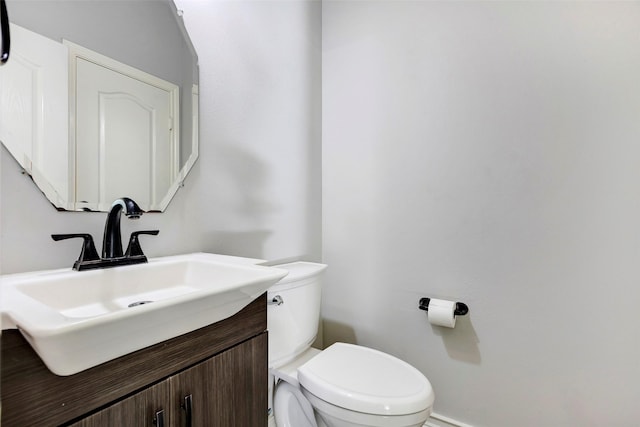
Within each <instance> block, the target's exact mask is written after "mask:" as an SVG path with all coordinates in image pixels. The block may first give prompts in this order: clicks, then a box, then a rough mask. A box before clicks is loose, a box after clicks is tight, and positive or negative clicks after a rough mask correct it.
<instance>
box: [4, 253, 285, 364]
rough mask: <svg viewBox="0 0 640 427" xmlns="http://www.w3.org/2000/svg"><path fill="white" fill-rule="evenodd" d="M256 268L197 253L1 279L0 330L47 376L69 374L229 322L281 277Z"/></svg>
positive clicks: (246, 261)
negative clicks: (10, 332) (14, 331)
mask: <svg viewBox="0 0 640 427" xmlns="http://www.w3.org/2000/svg"><path fill="white" fill-rule="evenodd" d="M258 261H259V260H252V259H245V258H237V257H226V256H220V255H213V254H204V253H197V254H189V255H179V256H172V257H163V258H155V259H151V260H149V262H148V263H147V264H138V265H131V266H124V267H117V268H109V269H102V270H90V271H82V272H78V271H73V270H70V269H64V270H52V271H43V272H36V273H25V274H14V275H6V276H1V277H0V290H1V291H2V316H3V328H7V327H16V328H18V329H19V330H20V332H21V333H22V335H23V336H24V337H25V339H26V340H27V341H28V342H29V343H30V344H31V346H32V347H33V349H34V350H35V351H36V352H37V353H38V355H39V356H40V358H41V359H42V360H43V361H44V363H45V364H46V365H47V367H48V368H49V369H50V370H51V371H52V372H53V373H55V374H57V375H71V374H75V373H77V372H80V371H83V370H85V369H88V368H91V367H93V366H96V365H99V364H101V363H104V362H106V361H109V360H112V359H115V358H117V357H120V356H123V355H125V354H128V353H131V352H134V351H136V350H140V349H142V348H144V347H148V346H150V345H153V344H157V343H159V342H162V341H164V340H167V339H170V338H173V337H176V336H179V335H182V334H185V333H188V332H191V331H193V330H195V329H198V328H201V327H204V326H207V325H210V324H212V323H215V322H218V321H220V320H224V319H226V318H227V317H230V316H232V315H234V314H235V313H237V312H238V311H240V310H242V308H244V307H245V306H246V305H248V304H249V303H250V302H251V301H253V300H254V299H255V298H257V297H258V296H260V295H261V294H262V293H264V292H265V291H266V290H267V289H268V288H269V287H271V286H272V285H273V284H274V283H276V282H277V281H278V280H280V279H281V278H282V277H284V276H285V275H286V274H287V272H286V271H285V270H281V269H277V268H273V267H264V266H258V265H254V264H253V262H258ZM7 323H8V324H7Z"/></svg>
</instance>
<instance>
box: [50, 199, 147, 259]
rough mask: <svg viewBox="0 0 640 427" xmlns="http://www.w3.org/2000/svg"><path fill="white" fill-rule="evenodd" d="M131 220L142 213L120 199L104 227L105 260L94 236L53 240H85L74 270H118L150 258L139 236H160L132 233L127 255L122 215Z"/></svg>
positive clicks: (78, 235)
mask: <svg viewBox="0 0 640 427" xmlns="http://www.w3.org/2000/svg"><path fill="white" fill-rule="evenodd" d="M123 211H124V214H125V215H126V216H127V217H129V218H130V219H138V218H140V217H141V216H142V214H143V212H144V211H143V210H142V209H140V206H138V204H137V203H136V202H134V201H133V200H132V199H130V198H128V197H121V198H119V199H117V200H116V201H115V202H113V205H112V206H111V210H110V211H109V214H108V215H107V221H106V223H105V226H104V239H103V241H102V258H100V256H98V252H97V251H96V248H95V245H94V243H93V237H92V236H91V235H90V234H87V233H79V234H52V235H51V238H52V239H53V240H56V241H57V240H64V239H71V238H74V237H79V238H82V239H84V244H83V246H82V251H81V252H80V256H79V257H78V260H77V261H76V262H75V263H74V264H73V269H74V270H78V271H80V270H89V269H94V268H108V267H117V266H119V265H131V264H140V263H144V262H147V257H146V256H145V255H144V253H143V252H142V248H141V247H140V241H139V239H138V236H139V235H140V234H151V235H157V234H158V233H159V231H158V230H145V231H135V232H133V233H131V237H130V239H129V246H128V247H127V251H126V253H124V255H123V253H122V237H121V233H120V216H121V214H122V212H123Z"/></svg>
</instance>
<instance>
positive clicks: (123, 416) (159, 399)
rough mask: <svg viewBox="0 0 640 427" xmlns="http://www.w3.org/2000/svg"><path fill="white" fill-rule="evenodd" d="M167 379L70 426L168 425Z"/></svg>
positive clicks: (169, 407) (169, 417)
mask: <svg viewBox="0 0 640 427" xmlns="http://www.w3.org/2000/svg"><path fill="white" fill-rule="evenodd" d="M170 392H171V388H170V382H169V380H166V381H163V382H161V383H158V384H156V385H154V386H151V387H149V388H147V389H145V390H143V391H141V392H139V393H136V394H134V395H133V396H131V397H128V398H126V399H124V400H122V401H120V402H118V403H115V404H113V405H111V406H109V407H108V408H105V409H103V410H101V411H99V412H96V413H95V414H93V415H90V416H88V417H86V418H83V419H82V420H80V421H78V422H77V423H74V424H71V427H107V426H120V427H169V426H171V425H175V424H173V423H171V422H170V420H171V419H172V418H173V417H174V416H175V415H174V414H172V413H171V412H172V409H173V408H171V402H172V401H173V400H172V399H171V395H170Z"/></svg>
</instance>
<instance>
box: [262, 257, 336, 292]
mask: <svg viewBox="0 0 640 427" xmlns="http://www.w3.org/2000/svg"><path fill="white" fill-rule="evenodd" d="M272 267H276V268H281V269H283V270H287V271H288V272H289V274H287V275H286V276H285V277H283V278H282V279H281V280H280V281H279V282H278V283H276V286H278V285H284V284H287V283H291V282H297V281H299V280H303V279H306V278H308V277H311V276H314V275H317V274H320V273H321V272H322V271H324V270H325V269H326V268H327V265H326V264H319V263H316V262H307V261H296V262H290V263H288V264H279V265H274V266H272Z"/></svg>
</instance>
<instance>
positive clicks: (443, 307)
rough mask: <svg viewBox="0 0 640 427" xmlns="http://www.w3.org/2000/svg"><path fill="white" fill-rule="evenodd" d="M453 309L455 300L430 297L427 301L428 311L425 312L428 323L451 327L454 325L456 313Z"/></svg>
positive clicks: (454, 308)
mask: <svg viewBox="0 0 640 427" xmlns="http://www.w3.org/2000/svg"><path fill="white" fill-rule="evenodd" d="M455 311H456V303H455V301H447V300H442V299H435V298H431V300H430V301H429V311H428V312H427V318H428V319H429V323H431V324H432V325H437V326H444V327H446V328H453V327H455V326H456V315H455V314H454V312H455Z"/></svg>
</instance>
